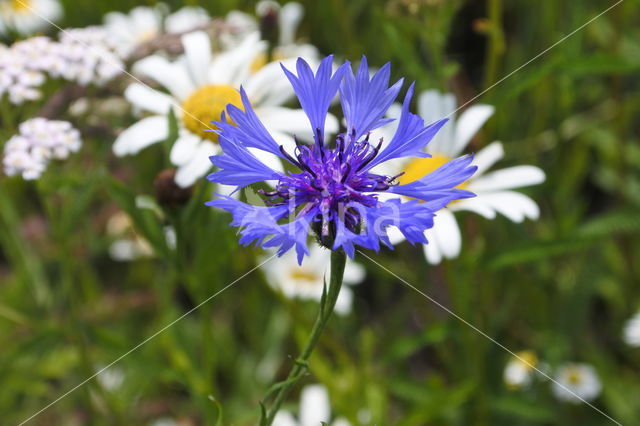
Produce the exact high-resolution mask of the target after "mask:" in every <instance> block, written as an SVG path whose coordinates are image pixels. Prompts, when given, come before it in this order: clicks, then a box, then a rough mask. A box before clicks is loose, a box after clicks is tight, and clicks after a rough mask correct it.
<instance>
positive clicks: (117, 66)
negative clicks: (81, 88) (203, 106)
mask: <svg viewBox="0 0 640 426" xmlns="http://www.w3.org/2000/svg"><path fill="white" fill-rule="evenodd" d="M15 1H17V2H18V3H20V4H21V5H22V6H23V7H25V8H27V9H29V10H30V11H31V12H32V13H33V14H34V15H36V16H38V17H39V18H40V19H42V20H44V21H46V22H47V23H48V24H49V25H51V26H53V27H54V28H56V29H57V30H58V31H60V32H61V33H63V34H66V35H67V36H68V37H69V38H70V39H71V40H74V41H75V42H77V43H79V44H81V45H82V46H84V47H85V48H87V50H89V51H90V52H92V53H95V54H96V55H97V56H98V57H100V58H102V60H103V61H105V62H106V63H108V64H109V65H111V66H112V67H113V68H115V69H117V70H118V71H120V72H121V73H122V74H124V75H126V76H128V77H131V78H132V79H134V80H135V81H136V83H140V84H142V85H143V86H145V87H146V88H148V89H149V90H152V91H154V92H157V93H161V94H163V95H166V93H164V92H161V91H159V90H157V89H154V88H153V87H151V86H149V85H148V84H147V83H145V82H143V81H142V80H140V79H139V78H138V77H136V76H135V75H133V74H131V73H130V72H129V71H127V70H126V69H124V68H122V67H120V64H118V63H116V62H115V61H112V60H111V58H110V57H109V56H108V55H104V54H103V52H102V51H101V50H99V49H95V48H94V47H93V46H91V45H90V44H88V43H85V42H84V41H82V40H80V39H78V38H77V37H74V36H73V34H71V33H70V32H68V31H67V30H65V29H63V28H61V27H60V26H59V25H57V24H56V23H55V22H52V21H51V20H49V19H47V18H45V17H44V16H42V15H40V14H39V13H38V11H36V10H35V9H34V8H33V7H32V6H31V5H30V4H29V3H25V2H24V0H15ZM173 106H174V107H176V108H177V109H179V110H180V111H181V112H183V113H184V114H186V115H188V116H189V117H191V118H193V119H194V120H196V121H197V122H198V123H200V124H202V125H203V126H204V127H205V128H206V129H208V130H215V127H213V126H212V125H211V123H205V122H203V121H202V120H200V119H199V118H198V117H196V116H195V115H193V114H191V113H190V112H189V111H187V110H186V109H184V108H183V107H182V106H181V105H178V104H177V103H176V104H173Z"/></svg>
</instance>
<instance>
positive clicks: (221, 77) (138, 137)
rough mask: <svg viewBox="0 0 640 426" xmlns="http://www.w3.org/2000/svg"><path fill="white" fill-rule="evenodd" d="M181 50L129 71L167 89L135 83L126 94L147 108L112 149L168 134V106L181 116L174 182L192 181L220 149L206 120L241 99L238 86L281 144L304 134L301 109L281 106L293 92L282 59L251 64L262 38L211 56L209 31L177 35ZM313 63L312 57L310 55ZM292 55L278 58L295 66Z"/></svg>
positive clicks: (133, 147)
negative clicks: (181, 53)
mask: <svg viewBox="0 0 640 426" xmlns="http://www.w3.org/2000/svg"><path fill="white" fill-rule="evenodd" d="M182 44H183V46H184V50H185V55H184V56H182V57H180V58H179V59H178V60H176V61H174V62H170V61H168V60H167V59H166V58H164V57H161V56H157V55H154V56H150V57H147V58H145V59H142V60H141V61H139V62H138V63H136V64H135V65H134V72H136V73H137V74H139V75H141V76H144V77H147V78H149V79H151V80H155V81H156V82H158V83H159V84H160V85H162V86H163V87H164V88H166V89H167V90H168V91H169V94H166V93H162V92H159V91H157V90H152V89H150V88H149V87H147V86H145V85H143V84H139V83H134V84H132V85H130V86H129V87H128V88H127V89H126V91H125V97H126V98H127V99H128V100H129V102H131V104H133V106H134V107H136V108H138V109H140V110H142V111H147V112H149V113H151V114H152V115H150V116H148V117H146V118H143V119H142V120H140V121H139V122H138V123H136V124H134V125H133V126H131V127H129V128H128V129H126V130H125V131H123V132H122V133H121V134H120V136H119V137H118V138H117V140H116V141H115V143H114V146H113V150H114V152H115V154H116V155H119V156H122V155H128V154H135V153H137V152H138V151H140V150H141V149H143V148H145V147H147V146H149V145H151V144H154V143H156V142H160V141H162V140H165V139H166V138H167V137H168V130H169V120H168V112H169V109H170V108H173V111H174V112H175V114H176V116H177V117H178V124H179V137H178V140H177V141H176V143H175V144H174V145H173V148H172V150H171V162H172V163H173V164H174V165H175V166H176V167H177V168H178V170H177V173H176V178H175V179H176V183H177V184H178V185H180V186H182V187H187V186H190V185H193V184H194V183H195V182H196V180H197V179H199V178H201V177H202V176H204V175H205V174H206V173H207V172H208V171H209V169H210V167H211V163H210V161H209V156H210V155H214V154H216V153H217V152H218V151H219V148H218V144H217V139H218V135H217V134H215V133H213V132H210V131H206V130H210V129H215V127H214V125H213V124H211V121H216V120H219V119H220V116H221V113H222V112H223V110H224V109H225V108H226V106H227V105H228V104H234V105H238V106H242V105H241V99H240V94H239V92H238V90H239V88H240V86H241V85H242V86H243V87H244V89H245V90H246V93H247V96H248V97H249V99H250V101H251V103H252V105H253V108H254V110H255V112H256V114H257V115H258V117H259V118H260V119H261V120H262V122H263V123H264V124H265V126H266V127H267V129H268V130H269V131H271V133H272V134H274V133H275V137H276V140H278V141H279V143H281V144H282V145H284V146H285V148H292V147H294V146H295V142H294V140H293V137H292V136H291V135H292V134H296V133H299V134H301V135H305V134H306V133H307V129H308V126H309V121H308V119H307V117H306V115H305V114H304V112H303V111H302V110H301V109H289V108H284V107H282V106H281V105H283V104H284V103H286V102H287V101H288V100H289V99H291V97H292V95H293V91H292V90H291V85H290V84H289V82H288V81H287V79H286V77H285V75H284V73H283V72H282V69H281V67H280V63H276V62H271V63H268V64H266V65H264V66H263V67H258V68H257V69H256V66H255V65H256V61H257V60H259V58H260V56H261V55H263V54H264V52H265V49H266V47H267V46H266V43H265V42H263V41H260V40H259V35H258V34H257V33H256V34H253V35H252V36H250V37H247V39H246V40H245V41H244V42H243V43H242V44H240V45H239V46H238V47H237V48H234V49H231V50H227V51H223V52H221V53H216V54H213V53H212V51H211V42H210V40H209V38H208V36H207V35H206V34H205V33H204V32H201V31H197V32H193V33H190V34H186V35H183V36H182ZM307 59H309V60H311V61H312V62H313V60H314V58H307ZM294 62H295V59H294V58H291V59H286V60H283V61H282V63H283V64H284V65H285V66H292V65H293V63H294ZM329 128H330V130H329V131H336V130H337V121H336V120H335V118H334V119H333V120H329ZM254 153H255V154H256V155H258V156H259V157H260V158H261V159H263V160H264V161H269V164H270V165H272V166H273V167H274V168H277V169H280V170H281V168H282V165H281V163H280V161H279V159H277V158H276V157H275V156H274V155H272V154H268V153H266V154H265V153H264V151H261V150H255V151H254Z"/></svg>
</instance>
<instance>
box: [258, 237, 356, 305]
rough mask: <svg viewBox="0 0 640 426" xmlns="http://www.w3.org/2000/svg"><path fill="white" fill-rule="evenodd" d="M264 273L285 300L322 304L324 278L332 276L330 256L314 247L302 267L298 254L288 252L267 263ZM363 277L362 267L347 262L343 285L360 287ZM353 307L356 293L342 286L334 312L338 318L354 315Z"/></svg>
mask: <svg viewBox="0 0 640 426" xmlns="http://www.w3.org/2000/svg"><path fill="white" fill-rule="evenodd" d="M264 271H265V275H266V278H267V282H268V283H269V285H270V286H271V287H273V288H274V289H276V290H278V291H281V292H282V294H284V296H285V297H287V298H289V299H302V300H315V301H317V302H320V300H321V298H322V292H323V290H324V283H325V277H329V276H331V272H330V271H331V256H330V253H329V251H328V250H325V249H323V248H321V247H320V246H313V247H312V248H311V249H310V256H309V259H308V260H307V261H306V262H305V263H304V264H303V265H298V262H297V260H296V255H295V253H294V252H293V251H289V252H287V253H285V254H284V255H283V256H282V257H280V258H278V259H275V260H273V261H272V262H268V263H265V265H264ZM364 276H365V272H364V268H363V267H362V266H360V265H358V264H357V263H355V262H351V261H347V264H346V267H345V270H344V277H343V283H344V284H348V285H355V284H359V283H360V282H362V280H363V279H364ZM352 304H353V292H352V291H351V289H350V288H349V287H348V286H343V287H342V288H341V290H340V294H339V295H338V299H337V301H336V306H335V312H337V313H338V314H339V315H347V314H349V313H350V312H351V305H352Z"/></svg>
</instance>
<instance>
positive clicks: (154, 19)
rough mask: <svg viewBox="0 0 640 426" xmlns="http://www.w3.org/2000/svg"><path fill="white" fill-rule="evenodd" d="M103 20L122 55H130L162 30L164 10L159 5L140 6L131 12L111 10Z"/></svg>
mask: <svg viewBox="0 0 640 426" xmlns="http://www.w3.org/2000/svg"><path fill="white" fill-rule="evenodd" d="M103 21H104V28H105V29H106V31H107V32H108V33H109V34H110V35H111V37H112V38H113V40H114V41H115V42H116V45H117V46H118V53H119V54H120V56H121V57H127V56H129V54H130V53H131V52H133V51H134V50H135V48H136V47H138V46H140V45H141V44H143V43H145V42H147V41H149V40H151V39H152V38H154V37H156V36H158V35H159V34H160V33H161V32H162V11H161V8H159V7H148V6H138V7H134V8H133V9H131V10H130V11H129V13H123V12H109V13H107V14H106V15H104V19H103Z"/></svg>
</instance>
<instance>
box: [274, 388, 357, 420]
mask: <svg viewBox="0 0 640 426" xmlns="http://www.w3.org/2000/svg"><path fill="white" fill-rule="evenodd" d="M330 418H331V402H330V401H329V392H328V391H327V388H325V387H324V386H322V385H308V386H305V387H304V388H303V389H302V392H301V394H300V409H299V410H298V418H296V417H294V415H293V414H292V413H291V412H289V411H287V410H280V411H278V414H276V417H275V418H274V419H273V423H272V424H273V426H315V425H319V424H326V425H330V426H350V424H351V423H349V422H348V421H347V420H346V419H344V418H342V417H339V418H337V419H335V420H334V421H333V422H330V421H329V419H330Z"/></svg>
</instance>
